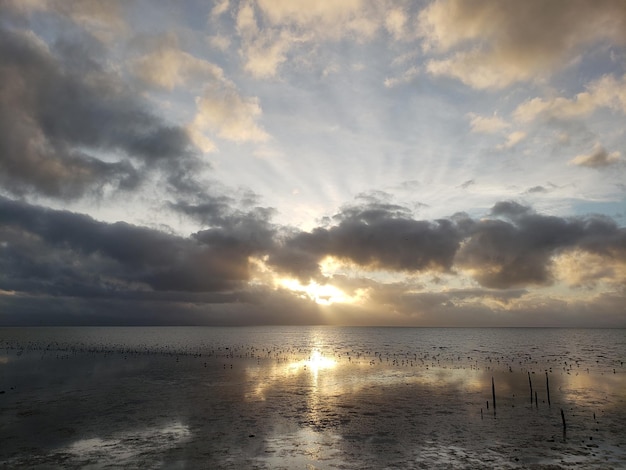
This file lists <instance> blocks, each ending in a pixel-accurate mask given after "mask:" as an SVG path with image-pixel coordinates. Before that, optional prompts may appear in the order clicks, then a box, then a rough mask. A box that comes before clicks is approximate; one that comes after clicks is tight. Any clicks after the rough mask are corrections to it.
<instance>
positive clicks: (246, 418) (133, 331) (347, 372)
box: [0, 326, 626, 469]
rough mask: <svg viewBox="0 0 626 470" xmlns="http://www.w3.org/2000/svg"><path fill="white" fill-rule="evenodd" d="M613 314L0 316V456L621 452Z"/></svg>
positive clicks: (99, 464)
mask: <svg viewBox="0 0 626 470" xmlns="http://www.w3.org/2000/svg"><path fill="white" fill-rule="evenodd" d="M625 361H626V330H624V329H559V328H387V327H335V326H310V327H302V326H297V327H295V326H263V327H228V328H221V327H54V328H50V327H45V328H44V327H42V328H38V327H32V328H0V468H7V469H9V468H10V469H13V468H18V469H19V468H29V469H30V468H34V469H49V468H77V469H78V468H80V469H83V468H88V469H89V468H92V469H108V468H111V469H113V468H127V469H153V468H164V469H170V468H172V469H187V468H189V469H195V468H215V469H222V468H224V469H247V468H250V469H292V468H298V469H385V468H390V469H391V468H423V469H431V468H442V469H443V468H446V469H447V468H533V469H558V468H626V367H625V366H624V362H625Z"/></svg>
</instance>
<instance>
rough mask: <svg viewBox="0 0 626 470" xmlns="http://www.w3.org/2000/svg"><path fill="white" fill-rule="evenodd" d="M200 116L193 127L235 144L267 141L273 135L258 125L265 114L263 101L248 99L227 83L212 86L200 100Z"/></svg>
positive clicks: (195, 119) (212, 84)
mask: <svg viewBox="0 0 626 470" xmlns="http://www.w3.org/2000/svg"><path fill="white" fill-rule="evenodd" d="M196 107H197V113H196V116H195V117H194V119H193V122H192V123H191V127H192V128H193V129H194V130H197V131H198V132H204V131H211V132H215V133H216V134H217V135H218V136H219V137H221V138H223V139H227V140H232V141H234V142H265V141H267V140H268V139H269V135H268V134H267V133H266V132H265V131H264V130H263V129H262V128H261V127H260V126H259V125H258V124H257V122H256V121H257V120H258V118H259V117H260V116H261V114H262V110H261V106H260V104H259V100H258V99H257V98H254V97H249V98H244V97H242V96H240V95H239V93H238V92H237V89H236V88H235V87H234V86H233V85H231V84H229V83H227V82H222V83H211V84H207V85H206V86H205V87H204V91H203V93H202V95H201V96H199V97H197V98H196Z"/></svg>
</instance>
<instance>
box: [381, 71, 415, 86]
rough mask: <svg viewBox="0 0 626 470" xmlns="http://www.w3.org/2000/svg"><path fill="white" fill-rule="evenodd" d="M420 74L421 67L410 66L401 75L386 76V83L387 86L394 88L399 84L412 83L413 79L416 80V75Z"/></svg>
mask: <svg viewBox="0 0 626 470" xmlns="http://www.w3.org/2000/svg"><path fill="white" fill-rule="evenodd" d="M419 74H420V69H419V67H417V66H413V67H411V68H409V69H408V70H405V71H404V72H403V73H402V75H400V76H399V77H392V78H389V77H388V78H385V81H384V84H385V87H387V88H393V87H396V86H398V85H403V84H406V83H411V82H412V81H413V80H415V78H416V77H418V76H419Z"/></svg>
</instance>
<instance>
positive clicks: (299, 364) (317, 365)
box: [288, 349, 337, 376]
mask: <svg viewBox="0 0 626 470" xmlns="http://www.w3.org/2000/svg"><path fill="white" fill-rule="evenodd" d="M336 366H337V361H336V360H335V359H332V358H330V357H326V356H324V355H323V354H322V353H321V352H320V350H319V349H313V350H312V351H311V355H310V356H309V357H308V358H307V359H303V360H300V361H296V362H292V363H290V364H289V366H288V370H289V371H294V370H298V369H300V368H303V369H307V370H309V371H310V372H311V373H312V374H313V375H314V376H317V374H318V372H319V371H320V370H325V369H333V368H334V367H336Z"/></svg>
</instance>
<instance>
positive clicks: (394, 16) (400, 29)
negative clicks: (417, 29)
mask: <svg viewBox="0 0 626 470" xmlns="http://www.w3.org/2000/svg"><path fill="white" fill-rule="evenodd" d="M406 23H407V15H406V13H405V12H404V10H402V9H401V8H392V9H390V10H389V11H388V12H387V16H386V17H385V28H387V31H388V32H389V33H390V34H391V35H392V36H393V37H394V38H395V39H401V38H403V37H404V36H405V32H406Z"/></svg>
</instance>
